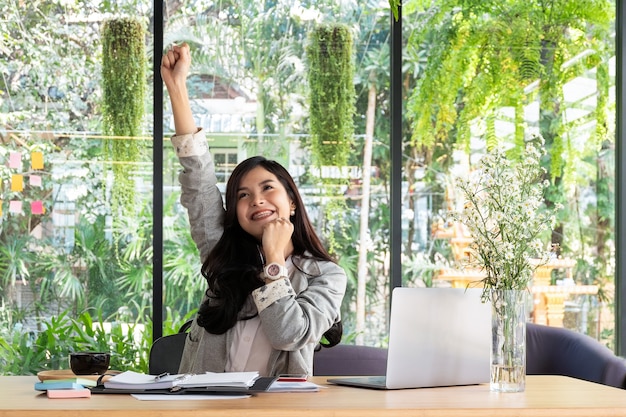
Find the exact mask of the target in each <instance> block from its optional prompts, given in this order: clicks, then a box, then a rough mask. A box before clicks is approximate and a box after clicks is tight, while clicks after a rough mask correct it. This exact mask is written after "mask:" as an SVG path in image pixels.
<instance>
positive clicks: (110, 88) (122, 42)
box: [102, 18, 146, 213]
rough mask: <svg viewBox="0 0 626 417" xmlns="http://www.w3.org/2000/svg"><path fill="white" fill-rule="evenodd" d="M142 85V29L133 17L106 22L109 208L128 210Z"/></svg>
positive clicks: (132, 197)
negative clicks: (110, 171)
mask: <svg viewBox="0 0 626 417" xmlns="http://www.w3.org/2000/svg"><path fill="white" fill-rule="evenodd" d="M145 85H146V53H145V30H144V28H143V25H142V24H141V22H140V21H139V20H137V19H134V18H120V19H112V20H108V21H106V22H105V23H104V25H103V27H102V97H103V105H102V111H103V128H104V133H105V135H109V136H110V137H111V139H108V140H106V141H105V144H106V147H107V151H108V153H109V154H110V156H111V159H112V160H113V162H114V165H113V174H114V180H115V184H114V186H113V192H112V208H113V212H114V213H117V210H119V209H125V208H129V209H132V207H133V204H134V203H135V201H134V200H135V192H134V189H135V185H134V181H133V176H132V175H131V173H132V169H133V165H132V162H135V161H137V159H138V157H139V153H140V146H139V143H140V142H138V141H137V137H138V136H139V135H140V133H141V123H142V119H143V115H144V96H145Z"/></svg>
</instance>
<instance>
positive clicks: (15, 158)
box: [9, 152, 22, 169]
mask: <svg viewBox="0 0 626 417" xmlns="http://www.w3.org/2000/svg"><path fill="white" fill-rule="evenodd" d="M21 167H22V154H21V153H20V152H11V153H10V154H9V168H13V169H20V168H21Z"/></svg>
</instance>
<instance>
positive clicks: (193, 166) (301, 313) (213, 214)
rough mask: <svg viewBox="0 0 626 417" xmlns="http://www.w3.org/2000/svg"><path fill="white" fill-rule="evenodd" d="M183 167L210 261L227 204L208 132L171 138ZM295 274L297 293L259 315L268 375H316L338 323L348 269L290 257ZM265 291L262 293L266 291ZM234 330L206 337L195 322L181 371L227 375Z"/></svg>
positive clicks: (194, 229)
mask: <svg viewBox="0 0 626 417" xmlns="http://www.w3.org/2000/svg"><path fill="white" fill-rule="evenodd" d="M172 144H173V145H174V147H175V149H176V153H177V155H178V156H179V160H180V163H181V165H182V167H183V170H182V172H181V173H180V175H179V180H180V184H181V188H182V195H181V203H182V205H183V206H184V207H185V208H186V209H187V212H188V215H189V222H190V225H191V235H192V237H193V239H194V241H195V243H196V245H197V246H198V249H199V251H200V259H206V257H207V255H208V254H209V252H210V251H211V249H212V248H213V247H214V246H215V244H216V243H217V241H218V240H219V238H220V236H221V235H222V232H223V216H224V206H223V202H222V195H221V193H220V191H219V190H218V188H217V187H216V183H217V179H216V176H215V168H214V164H213V159H212V156H211V154H210V152H209V150H208V146H207V145H206V139H205V136H204V132H203V131H202V130H199V131H198V132H197V133H195V134H194V135H181V136H174V137H172ZM292 261H293V264H294V266H295V268H294V270H293V271H292V272H291V276H290V277H289V280H288V281H287V280H285V281H284V282H285V285H288V286H289V285H290V286H291V287H292V288H293V291H287V294H286V295H285V296H283V297H281V298H279V299H277V300H276V301H275V302H273V303H271V304H270V305H269V306H267V307H265V308H263V309H261V310H260V312H259V317H260V320H261V326H262V327H263V331H264V332H265V334H266V335H267V337H268V338H269V340H270V342H271V344H272V347H273V351H272V353H271V355H270V358H269V366H268V369H269V370H270V371H269V372H270V375H278V374H281V373H306V374H308V375H312V374H313V350H314V348H315V346H316V345H317V343H318V342H319V341H320V339H321V338H322V335H323V334H324V332H326V330H328V329H329V328H330V327H331V326H332V325H333V324H334V323H335V322H337V321H339V320H340V308H341V302H342V300H343V296H344V293H345V289H346V283H347V278H346V274H345V271H344V270H343V269H342V268H341V267H340V266H338V265H337V264H335V263H333V262H327V261H317V260H313V259H309V258H306V257H292ZM263 288H265V287H261V288H260V289H259V291H263ZM231 344H232V332H230V331H228V332H226V333H225V334H221V335H216V334H211V333H208V332H207V331H206V330H205V329H204V328H202V327H200V326H198V325H197V323H196V321H195V320H194V322H193V324H192V326H191V328H190V331H189V335H188V337H187V340H186V343H185V349H184V351H183V357H182V360H181V364H180V369H179V371H180V372H181V373H185V372H193V373H198V372H206V371H211V372H224V370H225V366H226V359H227V355H228V350H229V348H230V346H231Z"/></svg>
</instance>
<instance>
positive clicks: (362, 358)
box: [313, 344, 387, 376]
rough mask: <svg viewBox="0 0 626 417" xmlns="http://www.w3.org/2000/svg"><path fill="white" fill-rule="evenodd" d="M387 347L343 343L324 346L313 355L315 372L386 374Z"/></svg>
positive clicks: (330, 374)
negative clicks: (329, 346) (330, 346)
mask: <svg viewBox="0 0 626 417" xmlns="http://www.w3.org/2000/svg"><path fill="white" fill-rule="evenodd" d="M386 372H387V349H384V348H377V347H372V346H360V345H342V344H339V345H337V346H334V347H332V348H322V349H321V350H319V351H317V352H315V354H314V355H313V374H314V375H323V376H353V375H354V376H369V375H385V374H386Z"/></svg>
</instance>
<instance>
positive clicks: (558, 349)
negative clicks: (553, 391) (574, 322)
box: [526, 323, 626, 388]
mask: <svg viewBox="0 0 626 417" xmlns="http://www.w3.org/2000/svg"><path fill="white" fill-rule="evenodd" d="M526 373H527V374H528V375H564V376H570V377H574V378H579V379H584V380H586V381H591V382H597V383H600V384H604V385H610V386H612V387H617V388H626V361H625V360H624V359H622V358H620V357H618V356H616V355H615V354H614V353H613V352H612V351H611V350H610V349H609V348H607V347H606V346H604V345H603V344H602V343H600V342H598V341H597V340H596V339H594V338H592V337H590V336H587V335H585V334H582V333H578V332H576V331H573V330H569V329H565V328H561V327H550V326H544V325H540V324H534V323H527V324H526Z"/></svg>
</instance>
